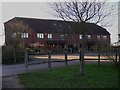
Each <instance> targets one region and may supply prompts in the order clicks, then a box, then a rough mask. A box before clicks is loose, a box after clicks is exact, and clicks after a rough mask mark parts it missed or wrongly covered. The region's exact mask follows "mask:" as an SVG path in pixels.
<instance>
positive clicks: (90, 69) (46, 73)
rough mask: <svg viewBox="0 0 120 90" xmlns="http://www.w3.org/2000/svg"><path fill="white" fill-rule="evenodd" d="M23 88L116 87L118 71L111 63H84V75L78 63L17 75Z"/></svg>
mask: <svg viewBox="0 0 120 90" xmlns="http://www.w3.org/2000/svg"><path fill="white" fill-rule="evenodd" d="M19 79H20V82H21V83H22V84H23V85H24V86H25V88H117V87H118V71H117V68H116V67H115V66H113V65H100V66H98V65H93V64H91V65H88V64H87V65H85V75H84V76H80V75H79V65H72V66H68V67H67V68H66V67H61V68H55V69H52V70H51V71H50V70H42V71H35V72H32V73H26V74H21V75H19Z"/></svg>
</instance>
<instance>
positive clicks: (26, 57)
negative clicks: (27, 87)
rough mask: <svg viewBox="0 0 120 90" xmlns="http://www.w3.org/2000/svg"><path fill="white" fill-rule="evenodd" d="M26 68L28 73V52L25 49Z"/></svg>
mask: <svg viewBox="0 0 120 90" xmlns="http://www.w3.org/2000/svg"><path fill="white" fill-rule="evenodd" d="M25 68H26V72H28V51H27V49H25Z"/></svg>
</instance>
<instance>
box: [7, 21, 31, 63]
mask: <svg viewBox="0 0 120 90" xmlns="http://www.w3.org/2000/svg"><path fill="white" fill-rule="evenodd" d="M5 27H6V28H5V31H6V33H5V35H6V40H5V41H6V42H5V43H6V45H7V46H8V45H10V46H12V47H13V49H14V61H15V63H16V49H17V48H18V47H23V48H25V47H26V45H25V40H24V38H22V34H23V33H29V34H32V31H31V29H30V28H29V27H28V25H26V24H25V23H24V22H23V21H19V20H16V19H14V20H12V21H10V22H7V23H5Z"/></svg>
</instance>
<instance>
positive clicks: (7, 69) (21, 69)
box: [2, 60, 109, 77]
mask: <svg viewBox="0 0 120 90" xmlns="http://www.w3.org/2000/svg"><path fill="white" fill-rule="evenodd" d="M85 63H86V64H97V60H95V61H89V60H88V61H85ZM101 63H109V61H106V62H105V61H101ZM71 64H79V61H78V60H74V61H68V65H71ZM51 66H52V68H54V67H61V66H65V62H53V63H52V64H51ZM47 68H48V63H43V64H32V65H28V71H34V70H41V69H47ZM25 72H26V68H25V64H17V65H5V66H3V67H2V76H3V77H4V76H10V75H16V74H22V73H25Z"/></svg>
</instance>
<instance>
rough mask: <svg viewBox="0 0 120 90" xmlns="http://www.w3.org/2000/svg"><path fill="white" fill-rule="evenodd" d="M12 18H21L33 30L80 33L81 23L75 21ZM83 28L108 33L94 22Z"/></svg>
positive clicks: (19, 18) (89, 31)
mask: <svg viewBox="0 0 120 90" xmlns="http://www.w3.org/2000/svg"><path fill="white" fill-rule="evenodd" d="M13 19H16V20H22V21H23V22H24V23H25V24H27V25H29V27H30V28H31V29H32V30H33V31H35V32H43V33H68V32H71V33H82V28H81V23H75V22H72V21H61V20H48V19H35V18H22V17H15V18H13ZM9 21H11V20H9ZM9 21H8V22H9ZM6 23H7V22H6ZM84 30H85V31H86V32H87V34H98V35H101V34H102V35H110V33H109V32H108V31H107V30H106V29H105V28H102V27H101V26H98V25H96V24H94V23H86V24H85V27H84Z"/></svg>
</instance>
